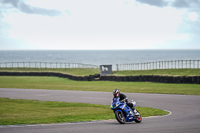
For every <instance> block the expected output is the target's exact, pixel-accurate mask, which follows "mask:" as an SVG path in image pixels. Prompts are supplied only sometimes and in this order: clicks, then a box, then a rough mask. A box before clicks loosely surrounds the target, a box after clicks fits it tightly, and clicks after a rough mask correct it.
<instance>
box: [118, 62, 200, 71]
mask: <svg viewBox="0 0 200 133" xmlns="http://www.w3.org/2000/svg"><path fill="white" fill-rule="evenodd" d="M199 62H200V61H199V60H173V61H157V62H146V63H129V64H117V65H116V68H117V71H127V70H153V69H185V68H200V65H199Z"/></svg>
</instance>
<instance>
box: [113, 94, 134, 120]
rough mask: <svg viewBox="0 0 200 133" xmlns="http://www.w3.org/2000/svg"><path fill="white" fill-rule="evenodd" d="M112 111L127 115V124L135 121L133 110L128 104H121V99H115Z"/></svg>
mask: <svg viewBox="0 0 200 133" xmlns="http://www.w3.org/2000/svg"><path fill="white" fill-rule="evenodd" d="M111 109H112V110H113V111H114V112H115V111H121V112H122V111H123V112H124V114H125V115H126V116H125V117H126V122H130V121H134V120H135V117H134V116H133V111H132V109H131V108H130V107H129V106H128V105H127V104H126V102H120V100H119V98H113V100H112V104H111Z"/></svg>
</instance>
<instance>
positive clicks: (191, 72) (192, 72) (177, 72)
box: [113, 69, 200, 76]
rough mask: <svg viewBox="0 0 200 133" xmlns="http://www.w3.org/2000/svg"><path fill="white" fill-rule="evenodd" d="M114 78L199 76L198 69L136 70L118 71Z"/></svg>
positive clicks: (199, 70) (199, 71)
mask: <svg viewBox="0 0 200 133" xmlns="http://www.w3.org/2000/svg"><path fill="white" fill-rule="evenodd" d="M113 75H115V76H139V75H163V76H164V75H165V76H199V75H200V69H160V70H159V69H158V70H137V71H118V72H115V73H114V74H113Z"/></svg>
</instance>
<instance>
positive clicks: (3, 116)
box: [0, 98, 168, 125]
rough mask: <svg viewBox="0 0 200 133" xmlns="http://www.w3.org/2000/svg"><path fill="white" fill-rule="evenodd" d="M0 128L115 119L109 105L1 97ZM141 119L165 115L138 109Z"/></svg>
mask: <svg viewBox="0 0 200 133" xmlns="http://www.w3.org/2000/svg"><path fill="white" fill-rule="evenodd" d="M0 105H1V108H0V125H14V124H41V123H61V122H80V121H92V120H108V119H115V116H114V113H113V111H112V110H111V109H110V106H109V105H95V104H84V103H67V102H50V101H36V100H20V99H8V98H0ZM137 109H138V111H139V112H140V113H141V114H142V116H143V117H148V116H155V115H166V114H168V112H166V111H163V110H159V109H153V108H147V107H137Z"/></svg>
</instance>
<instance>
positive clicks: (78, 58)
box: [0, 50, 200, 65]
mask: <svg viewBox="0 0 200 133" xmlns="http://www.w3.org/2000/svg"><path fill="white" fill-rule="evenodd" d="M172 60H200V50H1V51H0V63H1V62H61V63H83V64H91V65H116V64H126V63H146V62H157V61H172Z"/></svg>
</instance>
